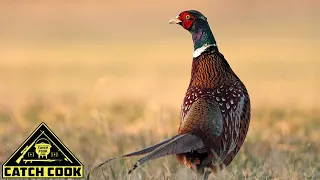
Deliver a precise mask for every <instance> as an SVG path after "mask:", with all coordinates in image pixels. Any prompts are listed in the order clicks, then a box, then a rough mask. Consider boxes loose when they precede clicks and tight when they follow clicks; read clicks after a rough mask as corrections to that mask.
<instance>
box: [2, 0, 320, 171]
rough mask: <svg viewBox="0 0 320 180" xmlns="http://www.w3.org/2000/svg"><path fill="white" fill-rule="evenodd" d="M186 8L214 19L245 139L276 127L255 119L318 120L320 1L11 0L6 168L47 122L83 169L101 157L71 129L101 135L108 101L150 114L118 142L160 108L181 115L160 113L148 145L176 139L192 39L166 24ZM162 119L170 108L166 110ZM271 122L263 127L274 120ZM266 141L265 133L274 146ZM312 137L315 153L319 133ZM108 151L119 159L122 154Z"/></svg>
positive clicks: (5, 57)
mask: <svg viewBox="0 0 320 180" xmlns="http://www.w3.org/2000/svg"><path fill="white" fill-rule="evenodd" d="M188 9H196V10H199V11H200V12H202V13H203V14H204V15H205V16H206V17H207V18H208V21H209V24H210V26H211V29H212V31H213V33H214V35H215V38H216V40H217V44H218V46H219V49H220V51H221V52H222V53H223V54H224V55H225V57H226V59H227V60H228V62H229V64H230V65H231V67H232V68H233V70H234V71H235V72H236V73H237V74H238V76H239V77H240V78H241V80H242V81H243V82H244V83H245V84H246V86H247V88H248V91H249V94H250V96H251V101H252V111H253V120H252V121H253V128H252V129H251V130H252V131H253V132H249V137H250V133H252V134H251V136H252V137H253V135H254V132H255V133H258V131H259V130H260V128H261V127H259V126H260V124H259V123H258V122H259V121H264V120H266V122H269V120H270V116H268V115H267V116H266V117H265V116H263V118H260V116H257V115H256V114H257V112H259V113H260V112H261V113H262V114H264V113H265V112H267V113H266V114H268V113H269V112H271V111H272V112H273V110H274V109H276V110H279V112H285V113H284V114H286V113H287V112H289V114H290V113H291V112H295V111H299V112H300V111H301V112H303V113H306V114H308V117H310V118H311V119H312V118H313V120H314V119H315V118H318V117H319V116H318V115H319V114H318V110H320V96H319V92H318V90H319V88H320V81H319V78H320V71H319V67H320V53H319V50H320V34H319V32H320V23H319V22H320V1H316V0H307V1H302V0H284V1H276V0H271V1H263V0H257V1H254V0H247V1H231V0H226V1H213V0H201V1H200V0H199V1H190V0H185V1H169V0H162V1H148V0H135V1H128V0H126V1H125V0H118V1H116V0H106V1H103V0H96V1H85V0H81V1H62V0H46V1H40V0H39V1H36V0H33V1H32V0H30V1H22V0H21V1H19V0H17V1H9V0H4V1H1V2H0V82H1V83H0V108H1V113H0V119H1V121H0V123H1V126H2V127H0V131H1V133H0V134H1V136H2V138H0V143H1V144H4V146H5V149H2V150H0V162H3V161H4V160H5V159H6V158H8V157H9V155H10V154H11V153H12V152H13V151H14V150H15V149H16V148H17V146H18V145H19V144H20V143H21V142H22V141H23V140H24V138H26V137H27V135H28V134H30V132H31V131H32V130H33V129H34V128H35V127H36V126H37V125H38V124H39V122H41V121H44V122H46V123H47V124H48V125H49V127H52V129H53V130H54V132H57V134H58V137H60V136H63V137H64V136H66V138H61V139H62V140H63V141H64V142H66V144H67V145H68V147H70V146H71V147H70V149H71V150H73V151H76V152H77V153H78V154H77V153H75V154H77V156H79V157H81V158H82V159H81V158H80V159H81V160H82V161H85V162H87V161H88V160H89V159H90V158H91V159H92V158H93V157H96V156H94V155H96V154H92V153H91V152H90V153H88V154H90V156H88V157H86V156H85V155H83V154H84V153H85V152H82V150H78V148H77V147H78V145H73V140H72V139H70V140H69V139H68V137H67V135H66V134H67V133H66V131H68V128H69V127H70V129H72V127H73V126H79V127H78V128H80V129H81V128H84V127H87V128H88V133H89V132H91V131H94V132H96V131H95V130H93V129H95V128H97V127H98V126H100V125H101V124H99V123H103V122H99V123H98V124H96V123H95V120H92V118H93V119H95V118H96V117H100V115H101V114H102V115H103V117H105V116H108V115H105V114H108V113H109V112H108V110H109V109H108V108H105V109H104V108H103V107H104V106H102V105H105V104H109V105H110V104H114V103H115V104H116V105H115V106H116V107H118V106H121V107H123V108H124V107H126V106H134V105H135V104H136V103H137V102H138V103H137V104H139V103H140V102H142V104H143V105H141V106H142V107H143V109H144V110H143V112H144V113H145V112H146V113H147V115H146V114H144V113H142V114H144V115H143V116H146V117H148V118H151V119H148V120H143V121H141V122H140V123H138V122H135V123H134V124H131V126H130V127H129V126H126V128H125V130H123V129H122V127H121V126H116V125H114V123H112V124H113V126H112V128H110V129H112V132H113V133H116V134H117V133H118V134H117V135H119V134H121V135H120V136H121V137H122V138H123V137H127V136H126V135H128V134H129V135H132V134H137V131H139V130H140V129H141V128H142V129H143V128H144V129H145V130H146V129H147V130H149V131H150V130H151V129H153V128H154V124H153V123H151V124H150V125H146V124H145V122H153V119H157V118H158V117H157V116H156V115H157V113H155V114H154V113H151V115H150V116H149V115H148V113H149V111H151V112H158V110H157V109H159V108H160V109H161V108H162V107H168V111H170V112H171V110H172V111H173V112H174V113H173V114H175V115H176V116H169V117H170V118H164V119H165V121H164V122H167V120H168V121H170V123H169V124H167V125H166V126H164V127H163V128H158V129H157V132H158V131H159V132H158V134H160V135H159V138H153V139H154V141H155V142H156V141H158V140H161V139H163V136H164V135H168V134H172V133H174V132H175V131H176V129H177V126H178V113H179V108H180V103H181V102H182V99H183V97H184V93H185V91H186V88H187V85H188V82H189V78H190V70H191V62H192V52H193V44H192V40H191V36H190V34H189V33H188V32H187V31H185V30H184V29H183V28H181V27H179V26H177V25H169V24H168V21H169V19H171V18H172V17H175V16H176V15H178V14H179V13H180V12H182V11H183V10H188ZM132 102H133V103H132ZM37 103H38V104H37ZM126 103H128V104H126ZM39 104H40V105H39ZM119 104H121V105H119ZM100 105H101V106H100ZM38 106H39V107H38ZM29 107H31V109H30V108H29ZM138 107H140V105H138ZM37 108H38V109H37ZM145 108H146V109H145ZM34 109H35V110H34ZM39 109H40V110H39ZM150 109H151V110H150ZM154 109H156V110H154ZM113 110H114V109H113ZM29 111H30V112H29ZM38 111H39V112H38ZM80 111H81V112H80ZM131 111H134V112H133V114H135V112H136V110H135V109H130V110H126V109H125V108H124V110H123V111H121V108H120V110H119V109H118V111H117V108H116V110H115V112H118V113H124V112H125V113H128V112H129V115H128V116H125V118H128V119H126V120H125V121H124V122H127V121H130V118H132V116H131V115H130V113H131ZM137 111H139V108H138V110H137ZM102 112H103V113H102ZM28 113H29V115H28ZM162 113H165V114H166V111H165V112H163V111H162V110H161V112H160V110H159V114H162ZM167 113H168V112H167ZM259 113H258V114H259ZM26 114H27V115H26ZM33 114H36V115H33ZM52 114H54V115H55V116H53V115H52ZM57 114H58V115H57ZM74 114H76V115H74ZM111 114H112V113H111ZM169 114H170V113H169ZM73 115H74V116H73ZM259 115H261V114H259ZM87 117H88V118H87ZM134 117H135V116H134ZM134 117H133V119H134ZM165 117H167V116H165ZM288 117H289V119H288ZM288 117H287V116H285V117H284V118H283V117H282V118H283V119H284V121H282V122H281V124H280V125H279V129H280V130H281V132H285V133H287V134H290V133H291V132H297V131H293V130H292V128H291V125H290V124H291V122H290V121H291V119H294V117H296V116H295V115H290V116H288ZM152 118H153V119H152ZM259 118H260V119H259ZM32 119H35V120H34V121H33V120H32ZM59 119H60V120H59ZM111 119H112V118H111ZM156 122H157V123H159V122H158V121H156ZM266 122H264V123H263V126H269V125H270V124H268V123H266ZM299 122H301V123H300V124H299V123H298V125H297V128H298V129H299V126H300V125H302V124H304V123H305V122H308V121H307V120H306V121H305V119H304V118H303V117H301V118H300V120H299ZM312 122H313V121H312ZM314 122H315V123H316V125H319V124H317V121H314ZM108 123H109V121H108ZM162 123H163V122H162V121H161V123H160V124H162ZM75 124H78V125H75ZM69 125H70V126H69ZM255 125H256V128H255ZM103 127H104V126H103ZM270 127H271V125H270ZM317 127H318V126H317ZM64 128H65V129H64ZM90 128H91V129H90ZM108 128H109V127H108ZM61 129H62V130H61ZM63 129H64V130H63ZM66 129H67V130H66ZM119 129H121V130H119ZM82 130H83V129H82ZM251 130H250V131H251ZM291 130H292V131H291ZM318 130H319V129H317V131H318ZM13 131H14V132H15V133H17V134H19V133H20V134H21V135H20V134H19V135H17V138H18V139H17V140H12V139H10V138H9V137H11V135H12V134H11V132H13ZM70 131H71V130H70ZM105 131H106V132H104V130H103V129H101V133H100V135H101V134H103V133H107V134H108V135H105V134H104V135H103V137H105V136H109V133H110V134H111V132H109V131H108V130H105ZM58 132H59V133H60V134H63V135H60V136H59V133H58ZM125 132H126V133H128V134H125ZM122 133H124V134H122ZM138 134H139V133H138ZM156 134H157V133H156ZM270 134H272V133H271V132H270V133H267V135H262V137H265V138H264V139H268V135H270ZM113 135H114V134H113ZM98 136H99V134H98V135H97V137H98ZM301 136H303V135H301ZM114 137H116V135H114ZM312 137H314V140H315V141H313V142H314V143H315V144H316V147H317V148H319V149H317V150H319V151H320V146H319V144H317V143H316V139H317V138H319V136H318V135H317V134H316V133H315V134H313V135H312ZM106 138H107V137H106ZM262 139H263V138H262ZM88 141H89V140H88ZM90 142H91V141H90ZM150 142H153V140H150V141H149V143H146V144H150ZM98 144H99V143H98V142H97V144H92V146H93V147H94V146H97V145H98ZM123 144H126V143H125V142H124V143H123ZM143 144H144V143H143ZM271 144H272V143H271ZM99 145H100V144H99ZM101 146H102V145H101ZM128 146H130V149H131V150H136V149H138V148H139V147H141V146H138V145H135V146H134V145H132V144H131V145H128ZM79 147H80V145H79ZM99 148H100V149H101V147H99ZM0 149H1V148H0ZM106 151H109V153H111V152H112V153H111V154H113V155H115V154H116V152H117V148H116V147H115V148H114V149H113V150H106ZM126 151H127V150H126ZM79 154H80V155H79ZM109 156H110V154H108V153H107V154H106V155H105V156H103V157H99V158H101V159H103V158H106V157H109ZM86 158H87V160H86ZM101 159H99V160H101ZM92 164H94V162H92ZM319 172H320V170H319Z"/></svg>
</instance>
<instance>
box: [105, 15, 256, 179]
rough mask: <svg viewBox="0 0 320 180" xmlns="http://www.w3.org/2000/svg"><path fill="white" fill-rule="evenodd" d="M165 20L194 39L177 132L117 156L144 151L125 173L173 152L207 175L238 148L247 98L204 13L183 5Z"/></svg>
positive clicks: (244, 129)
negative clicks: (190, 67)
mask: <svg viewBox="0 0 320 180" xmlns="http://www.w3.org/2000/svg"><path fill="white" fill-rule="evenodd" d="M169 23H170V24H179V25H181V26H182V27H183V28H184V29H186V30H188V31H189V32H190V33H191V35H192V39H193V43H194V55H193V57H194V58H193V61H192V70H191V80H190V83H189V87H188V89H187V92H186V94H185V97H184V99H183V103H182V106H181V115H180V126H179V129H178V135H176V136H174V137H172V138H170V139H167V140H165V141H163V142H160V143H158V144H156V145H153V146H151V147H148V148H145V149H143V150H140V151H136V152H132V153H129V154H126V155H123V156H121V157H130V156H137V155H145V156H144V157H142V158H140V159H139V160H138V161H137V163H136V164H134V166H133V168H132V169H131V170H130V171H129V173H131V172H132V171H133V170H134V169H136V168H137V167H139V166H140V165H142V164H143V163H145V162H147V161H149V160H152V159H156V158H159V157H163V156H167V155H176V157H177V159H178V161H179V162H180V163H182V164H184V165H186V166H187V167H189V168H191V169H193V170H194V171H196V172H198V173H200V174H202V175H203V179H207V178H208V176H209V174H210V173H211V172H216V171H217V170H219V169H222V168H223V167H225V166H227V165H229V164H230V163H231V161H232V160H233V159H234V157H235V156H236V154H237V153H238V151H239V150H240V148H241V146H242V144H243V142H244V140H245V138H246V135H247V132H248V128H249V123H250V98H249V95H248V92H247V89H246V87H245V86H244V84H243V83H242V82H241V80H240V79H239V78H238V77H237V75H236V74H235V73H234V72H233V70H232V69H231V67H230V66H229V64H228V62H227V61H226V59H225V58H224V56H223V55H222V54H221V53H220V52H219V50H218V47H217V45H216V41H215V39H214V36H213V34H212V32H211V29H210V27H209V24H208V22H207V18H206V17H204V16H203V15H202V14H201V13H200V12H198V11H195V10H189V11H184V12H182V13H180V14H179V15H178V16H177V18H176V19H172V20H170V22H169ZM114 159H116V158H112V159H110V160H108V161H106V162H104V163H102V164H101V165H103V164H105V163H107V162H109V161H111V160H114ZM101 165H100V166H101Z"/></svg>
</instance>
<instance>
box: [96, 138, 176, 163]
mask: <svg viewBox="0 0 320 180" xmlns="http://www.w3.org/2000/svg"><path fill="white" fill-rule="evenodd" d="M178 136H180V135H176V136H174V137H172V138H170V139H167V140H165V141H162V142H160V143H158V144H155V145H153V146H150V147H147V148H145V149H142V150H139V151H135V152H132V153H128V154H125V155H122V156H119V157H115V158H110V159H108V160H106V161H105V162H103V163H101V164H100V165H99V166H98V167H100V166H103V165H104V164H106V163H108V162H110V161H112V160H115V159H118V158H122V157H130V156H139V155H143V154H146V153H150V152H152V151H153V150H155V149H157V148H158V147H160V146H161V145H163V144H166V143H168V142H170V141H172V140H173V139H175V138H177V137H178Z"/></svg>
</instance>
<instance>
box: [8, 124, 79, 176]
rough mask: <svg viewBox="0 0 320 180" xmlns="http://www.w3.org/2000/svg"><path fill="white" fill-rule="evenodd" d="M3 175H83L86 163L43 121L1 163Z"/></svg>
mask: <svg viewBox="0 0 320 180" xmlns="http://www.w3.org/2000/svg"><path fill="white" fill-rule="evenodd" d="M2 177H3V178H37V177H41V178H55V177H57V178H81V177H83V165H82V163H81V162H80V161H79V160H78V159H77V158H76V157H75V156H74V155H73V154H72V152H71V151H70V150H69V149H68V148H67V147H66V146H65V145H64V144H63V143H62V142H61V140H60V139H59V138H58V137H57V136H56V135H55V134H54V133H53V132H52V131H51V130H50V128H49V127H48V126H47V125H46V124H45V123H41V124H40V125H39V126H38V127H37V128H36V129H35V130H34V131H33V132H32V134H31V135H30V136H29V137H28V138H27V139H26V140H25V141H24V142H23V143H22V145H21V146H20V147H19V148H18V149H17V150H16V151H15V152H14V153H13V154H12V155H11V157H10V158H9V159H8V160H7V161H6V162H5V163H4V164H3V165H2Z"/></svg>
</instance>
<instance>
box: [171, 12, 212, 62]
mask: <svg viewBox="0 0 320 180" xmlns="http://www.w3.org/2000/svg"><path fill="white" fill-rule="evenodd" d="M169 23H170V24H179V25H181V26H182V27H183V28H184V29H186V30H188V31H189V32H190V33H191V35H192V40H193V46H194V53H193V57H198V56H199V55H200V54H201V53H202V52H203V51H204V50H205V49H207V48H208V47H210V46H214V47H216V48H217V43H216V40H215V38H214V36H213V34H212V32H211V29H210V26H209V24H208V21H207V18H206V17H205V16H204V15H203V14H201V13H200V12H198V11H196V10H188V11H183V12H182V13H180V14H179V15H178V16H177V17H176V18H173V19H171V20H170V21H169Z"/></svg>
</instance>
